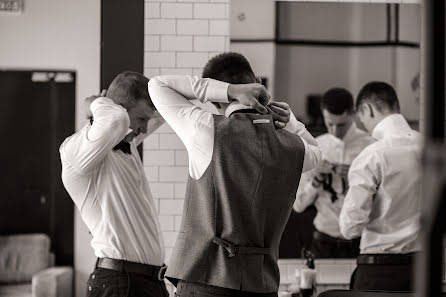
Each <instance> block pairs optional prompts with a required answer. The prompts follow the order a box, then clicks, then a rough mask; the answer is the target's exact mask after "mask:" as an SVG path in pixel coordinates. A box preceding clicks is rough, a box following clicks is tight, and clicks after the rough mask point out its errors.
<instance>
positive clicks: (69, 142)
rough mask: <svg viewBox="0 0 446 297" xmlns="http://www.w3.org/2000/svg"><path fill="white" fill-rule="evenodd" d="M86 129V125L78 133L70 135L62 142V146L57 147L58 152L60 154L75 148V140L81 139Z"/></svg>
mask: <svg viewBox="0 0 446 297" xmlns="http://www.w3.org/2000/svg"><path fill="white" fill-rule="evenodd" d="M86 129H88V125H86V126H84V127H82V128H81V129H80V130H79V131H77V132H75V133H73V134H71V135H70V136H68V137H67V138H65V140H64V141H63V142H62V144H61V145H60V147H59V151H60V153H61V154H62V153H63V152H65V151H66V150H69V149H71V148H75V147H76V142H77V140H79V139H81V138H82V137H83V136H84V135H85V131H86Z"/></svg>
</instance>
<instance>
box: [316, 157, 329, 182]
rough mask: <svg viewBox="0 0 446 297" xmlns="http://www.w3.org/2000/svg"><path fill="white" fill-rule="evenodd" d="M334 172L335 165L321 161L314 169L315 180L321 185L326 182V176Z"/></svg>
mask: <svg viewBox="0 0 446 297" xmlns="http://www.w3.org/2000/svg"><path fill="white" fill-rule="evenodd" d="M332 170H333V165H332V164H331V163H330V162H328V161H327V160H321V161H320V162H319V163H318V164H317V166H316V168H314V179H315V180H316V181H317V182H319V183H321V182H323V181H324V180H325V176H326V175H327V174H329V173H331V172H332Z"/></svg>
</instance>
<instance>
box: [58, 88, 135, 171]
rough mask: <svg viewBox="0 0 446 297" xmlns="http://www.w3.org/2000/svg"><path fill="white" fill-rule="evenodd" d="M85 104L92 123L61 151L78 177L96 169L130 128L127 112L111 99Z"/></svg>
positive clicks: (101, 99)
mask: <svg viewBox="0 0 446 297" xmlns="http://www.w3.org/2000/svg"><path fill="white" fill-rule="evenodd" d="M90 98H91V97H90ZM91 101H92V102H91ZM88 103H91V104H90V111H91V115H92V117H93V123H92V124H91V125H90V127H89V128H88V131H86V133H81V134H79V135H77V137H73V138H71V139H70V140H69V141H68V142H67V143H65V145H64V147H63V151H64V156H65V159H66V161H68V162H69V164H70V165H71V166H73V168H74V169H75V170H76V171H77V172H78V173H82V174H88V173H91V172H93V171H94V170H95V169H97V168H98V165H99V164H100V162H101V161H102V160H103V158H104V157H105V155H106V154H107V153H108V152H109V151H110V150H112V149H113V147H114V146H115V145H116V144H118V143H119V142H120V141H121V140H122V139H123V138H124V136H125V135H126V134H127V131H128V129H129V125H130V121H129V117H128V113H127V111H126V110H125V109H124V108H123V107H122V106H120V105H117V104H115V103H114V102H113V101H112V100H111V99H109V98H105V97H99V98H95V99H94V100H90V102H88V101H87V104H88Z"/></svg>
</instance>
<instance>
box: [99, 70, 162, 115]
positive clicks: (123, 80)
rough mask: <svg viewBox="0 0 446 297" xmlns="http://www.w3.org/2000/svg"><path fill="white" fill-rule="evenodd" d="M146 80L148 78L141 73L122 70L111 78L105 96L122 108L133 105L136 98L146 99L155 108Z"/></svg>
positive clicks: (147, 80)
mask: <svg viewBox="0 0 446 297" xmlns="http://www.w3.org/2000/svg"><path fill="white" fill-rule="evenodd" d="M148 82H149V79H148V78H147V77H145V76H144V75H142V74H141V73H138V72H133V71H124V72H121V73H120V74H118V75H117V76H116V77H115V79H113V81H112V82H111V83H110V86H109V87H108V89H107V93H106V95H105V96H106V97H107V98H110V99H112V100H113V101H114V102H115V103H116V104H120V105H122V106H123V107H124V108H129V107H131V106H133V105H135V104H136V101H137V100H146V101H147V103H148V104H149V106H150V107H151V108H153V109H155V106H154V105H153V103H152V99H151V98H150V95H149V90H148V88H147V83H148Z"/></svg>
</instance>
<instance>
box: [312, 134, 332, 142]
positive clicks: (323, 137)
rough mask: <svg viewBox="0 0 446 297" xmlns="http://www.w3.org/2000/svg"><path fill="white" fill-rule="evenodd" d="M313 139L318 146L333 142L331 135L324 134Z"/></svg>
mask: <svg viewBox="0 0 446 297" xmlns="http://www.w3.org/2000/svg"><path fill="white" fill-rule="evenodd" d="M314 139H316V141H317V143H318V144H322V143H327V142H330V141H331V140H333V135H331V134H330V133H325V134H322V135H319V136H317V137H315V138H314Z"/></svg>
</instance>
